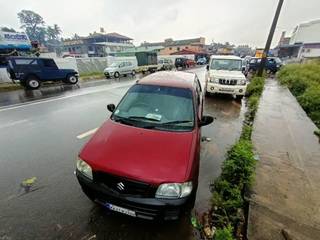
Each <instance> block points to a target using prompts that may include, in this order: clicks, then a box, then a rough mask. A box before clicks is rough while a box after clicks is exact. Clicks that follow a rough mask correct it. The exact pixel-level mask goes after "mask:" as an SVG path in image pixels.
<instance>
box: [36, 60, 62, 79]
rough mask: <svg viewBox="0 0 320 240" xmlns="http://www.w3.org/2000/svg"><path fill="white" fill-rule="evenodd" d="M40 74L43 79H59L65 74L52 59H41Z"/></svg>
mask: <svg viewBox="0 0 320 240" xmlns="http://www.w3.org/2000/svg"><path fill="white" fill-rule="evenodd" d="M41 65H42V66H41V67H42V68H41V76H40V78H41V79H43V80H60V79H64V78H65V77H66V76H65V74H64V72H63V71H60V70H59V68H58V67H57V65H56V63H55V62H54V60H53V59H41Z"/></svg>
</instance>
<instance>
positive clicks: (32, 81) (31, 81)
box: [25, 76, 41, 90]
mask: <svg viewBox="0 0 320 240" xmlns="http://www.w3.org/2000/svg"><path fill="white" fill-rule="evenodd" d="M25 85H26V88H28V89H31V90H35V89H38V88H39V87H40V86H41V82H40V80H39V79H38V78H37V77H36V76H29V77H28V79H27V80H26V81H25Z"/></svg>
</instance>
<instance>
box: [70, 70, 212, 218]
mask: <svg viewBox="0 0 320 240" xmlns="http://www.w3.org/2000/svg"><path fill="white" fill-rule="evenodd" d="M202 99H203V98H202V91H201V85H200V83H199V80H198V78H197V76H196V75H195V74H193V73H184V72H159V73H154V74H152V75H149V76H147V77H145V78H143V79H141V80H139V81H138V82H137V83H136V84H135V85H133V86H132V87H131V88H130V89H129V90H128V92H127V93H126V95H125V96H124V97H123V99H122V100H121V101H120V103H119V104H118V106H117V107H115V105H113V104H109V105H108V109H109V110H110V111H111V112H112V115H111V117H110V119H108V120H107V121H106V122H105V123H104V124H103V125H102V126H101V127H100V129H99V130H98V131H97V132H96V133H95V134H94V136H93V137H92V138H91V140H90V141H89V142H88V143H87V144H86V145H85V146H84V148H83V149H82V151H81V152H80V154H79V159H78V161H77V169H76V175H77V178H78V181H79V183H80V185H81V187H82V189H83V191H84V193H85V194H86V195H87V196H88V197H89V198H90V199H91V200H94V201H95V202H97V203H99V204H101V205H103V206H105V207H106V208H108V209H110V210H112V211H116V212H120V213H122V214H126V215H130V216H133V217H139V218H144V219H150V220H151V219H165V220H173V219H177V218H178V217H179V215H180V214H181V213H182V212H183V211H184V210H185V209H189V208H190V207H191V208H192V207H193V204H194V201H195V196H196V190H197V185H198V174H199V158H200V139H201V131H200V128H201V127H202V126H204V125H207V124H210V123H211V122H212V121H213V118H212V117H210V116H202V111H203V100H202Z"/></svg>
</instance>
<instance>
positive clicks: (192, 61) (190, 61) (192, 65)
mask: <svg viewBox="0 0 320 240" xmlns="http://www.w3.org/2000/svg"><path fill="white" fill-rule="evenodd" d="M186 63H187V67H188V68H189V67H194V66H195V65H197V63H196V62H195V61H194V60H191V59H187V62H186Z"/></svg>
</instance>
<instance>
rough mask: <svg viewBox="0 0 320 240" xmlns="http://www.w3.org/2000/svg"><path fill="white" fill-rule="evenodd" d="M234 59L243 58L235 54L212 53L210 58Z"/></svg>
mask: <svg viewBox="0 0 320 240" xmlns="http://www.w3.org/2000/svg"><path fill="white" fill-rule="evenodd" d="M213 58H214V59H234V60H241V58H240V57H238V56H234V55H212V56H211V57H210V59H213Z"/></svg>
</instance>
